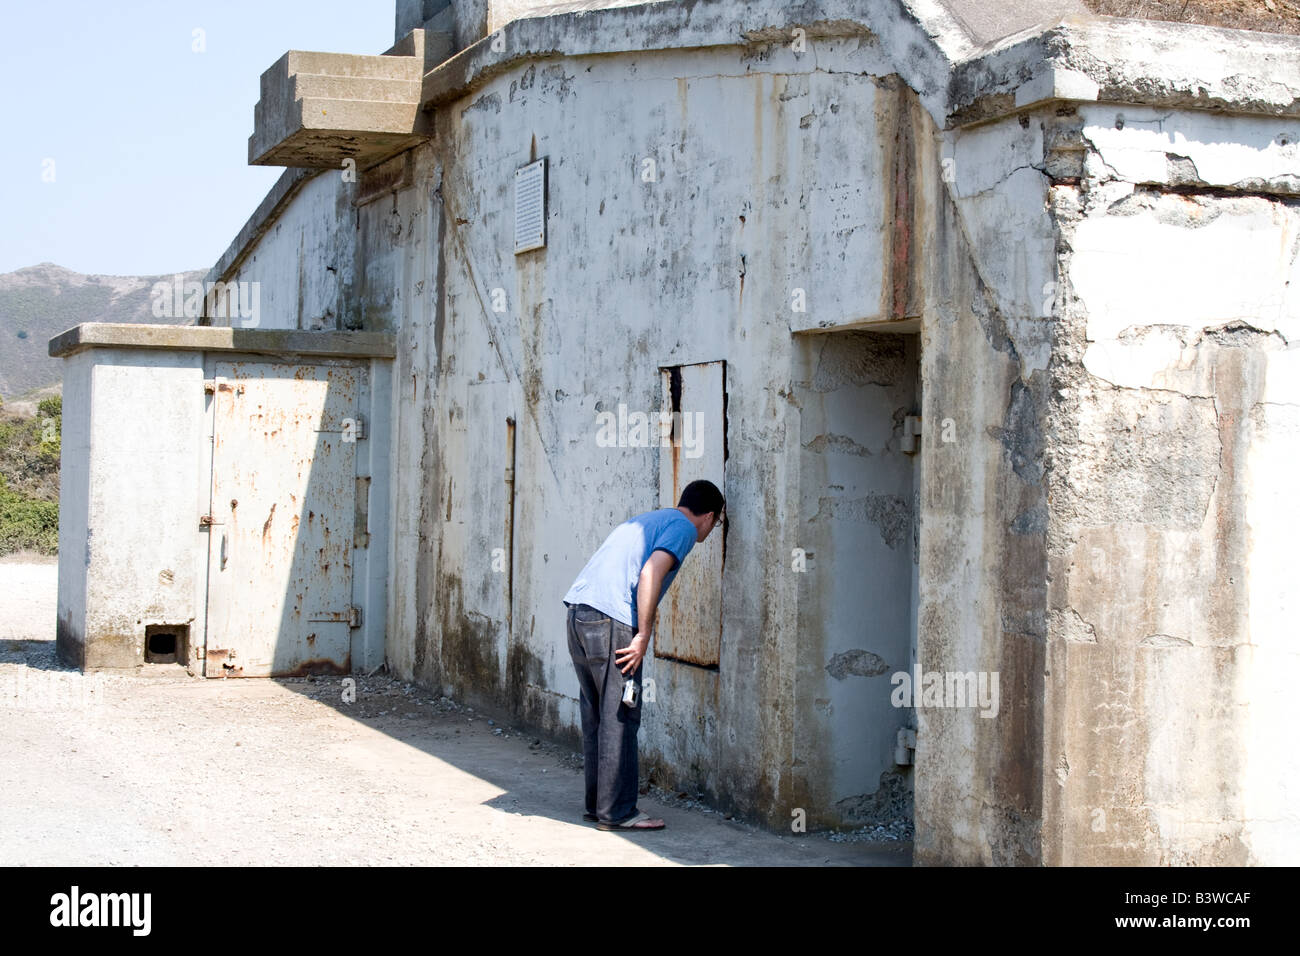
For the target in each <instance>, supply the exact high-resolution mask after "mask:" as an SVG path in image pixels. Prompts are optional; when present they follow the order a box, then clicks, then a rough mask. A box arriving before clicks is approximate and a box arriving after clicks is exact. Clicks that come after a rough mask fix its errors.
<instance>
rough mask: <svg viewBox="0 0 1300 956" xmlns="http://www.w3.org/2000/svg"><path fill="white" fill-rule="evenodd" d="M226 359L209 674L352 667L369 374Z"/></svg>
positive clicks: (214, 508) (217, 450)
mask: <svg viewBox="0 0 1300 956" xmlns="http://www.w3.org/2000/svg"><path fill="white" fill-rule="evenodd" d="M361 374H364V373H363V372H362V370H360V369H358V368H356V367H352V366H346V365H296V364H285V363H278V362H221V363H218V364H217V366H216V369H215V376H214V381H213V408H212V419H211V421H212V429H213V432H212V434H213V442H212V492H211V504H210V508H209V513H208V515H206V516H205V518H204V523H206V524H207V525H208V530H209V541H208V601H207V629H206V641H205V663H204V674H205V676H207V677H276V676H290V675H298V674H305V673H348V672H349V671H350V670H351V630H350V626H349V625H350V621H351V622H355V621H356V619H357V612H356V610H355V609H353V608H352V607H351V606H350V602H351V596H352V548H353V531H354V527H353V525H354V520H355V497H356V478H355V475H356V467H355V449H356V445H355V443H354V441H351V440H349V439H351V438H352V437H353V433H352V425H351V424H350V423H351V422H355V420H356V419H355V415H356V404H357V384H358V376H359V375H361Z"/></svg>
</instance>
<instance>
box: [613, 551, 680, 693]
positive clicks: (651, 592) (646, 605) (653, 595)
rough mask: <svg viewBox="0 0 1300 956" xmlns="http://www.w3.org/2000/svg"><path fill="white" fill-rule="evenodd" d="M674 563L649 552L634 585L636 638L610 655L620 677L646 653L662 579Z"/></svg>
mask: <svg viewBox="0 0 1300 956" xmlns="http://www.w3.org/2000/svg"><path fill="white" fill-rule="evenodd" d="M676 563H677V558H676V557H675V556H673V555H672V554H669V553H668V552H667V551H664V550H662V549H656V550H655V551H652V552H650V557H649V558H648V559H647V560H646V563H645V564H644V565H643V566H642V567H641V577H640V578H639V579H638V580H637V585H636V622H637V632H636V636H635V637H634V638H632V643H631V644H629V645H628V646H627V647H624V648H622V649H621V650H618V651H615V652H614V663H615V664H617V665H618V668H619V671H620V672H621V673H624V674H630V673H632V672H633V671H635V670H636V669H637V666H638V665H639V664H640V663H641V660H642V658H644V657H645V655H646V651H648V650H649V649H650V635H651V633H653V631H654V623H655V613H656V612H657V611H658V610H659V592H660V590H661V589H662V588H663V583H664V578H665V577H666V576H667V574H668V572H669V571H671V570H672V569H673V565H674V564H676Z"/></svg>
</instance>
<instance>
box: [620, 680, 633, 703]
mask: <svg viewBox="0 0 1300 956" xmlns="http://www.w3.org/2000/svg"><path fill="white" fill-rule="evenodd" d="M623 703H625V704H627V705H628V706H629V707H635V706H636V681H633V680H629V681H624V682H623Z"/></svg>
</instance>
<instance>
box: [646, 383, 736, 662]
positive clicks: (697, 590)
mask: <svg viewBox="0 0 1300 956" xmlns="http://www.w3.org/2000/svg"><path fill="white" fill-rule="evenodd" d="M661 372H662V378H663V382H662V385H663V405H662V406H661V407H662V408H664V409H670V410H671V411H672V412H673V418H672V436H671V447H666V448H665V447H661V448H660V449H659V494H660V505H661V507H664V508H672V507H675V506H676V504H677V501H678V499H679V498H680V496H681V493H682V489H683V488H685V487H686V486H687V485H688V484H690V483H691V482H692V481H695V480H696V479H697V478H706V479H708V480H709V481H712V482H713V483H714V484H715V485H717V486H718V487H719V488H725V487H726V486H725V485H724V484H723V470H724V465H725V459H726V412H725V408H726V404H725V389H726V363H724V362H707V363H703V364H700V365H682V366H679V367H677V368H671V369H662V370H661ZM722 562H723V529H722V528H719V529H718V530H716V531H714V532H713V533H712V534H710V535H709V537H708V540H706V541H704V542H702V543H697V544H696V545H695V547H694V548H692V549H691V553H690V554H688V555H687V556H686V560H685V561H684V562H683V563H682V567H681V570H679V571H678V572H677V577H676V579H674V581H673V583H672V586H671V587H670V588H669V589H668V593H667V594H666V595H665V596H664V599H663V601H662V602H661V603H660V605H659V616H658V626H657V628H656V630H657V632H658V633H657V634H656V636H655V639H654V645H653V646H654V653H655V655H656V656H658V657H671V658H674V659H676V660H681V661H686V662H688V663H691V664H699V665H702V666H704V667H716V666H717V664H718V659H719V651H720V649H721V644H722Z"/></svg>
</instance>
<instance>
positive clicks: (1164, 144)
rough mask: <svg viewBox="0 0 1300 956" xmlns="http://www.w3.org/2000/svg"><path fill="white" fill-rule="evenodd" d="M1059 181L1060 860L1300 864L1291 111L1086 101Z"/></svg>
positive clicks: (1056, 832)
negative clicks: (1291, 730)
mask: <svg viewBox="0 0 1300 956" xmlns="http://www.w3.org/2000/svg"><path fill="white" fill-rule="evenodd" d="M1070 123H1071V125H1072V126H1073V127H1074V132H1075V134H1076V136H1077V139H1076V145H1080V146H1082V152H1081V153H1080V158H1081V160H1082V163H1081V171H1082V176H1081V177H1080V178H1079V179H1078V181H1077V182H1069V181H1066V182H1060V183H1058V184H1055V185H1053V187H1052V189H1051V192H1052V196H1051V210H1052V215H1053V218H1054V221H1055V223H1056V226H1057V229H1058V236H1059V240H1058V241H1059V253H1060V255H1059V268H1060V273H1061V278H1062V283H1063V295H1062V296H1061V298H1060V316H1059V319H1058V326H1057V327H1058V332H1057V341H1056V343H1055V346H1054V349H1055V360H1054V364H1053V369H1052V394H1053V402H1052V427H1051V430H1050V433H1051V439H1050V441H1049V447H1048V448H1047V450H1046V460H1047V461H1048V462H1049V463H1050V467H1049V483H1050V486H1051V489H1052V493H1051V498H1052V501H1053V508H1052V518H1051V527H1050V530H1049V550H1050V555H1051V558H1050V560H1051V575H1050V581H1051V588H1050V594H1049V632H1050V636H1049V660H1048V672H1049V677H1048V684H1047V710H1048V732H1047V750H1046V753H1045V757H1046V759H1047V761H1048V762H1049V765H1050V767H1051V770H1052V775H1051V776H1050V777H1049V778H1048V779H1047V780H1046V781H1045V786H1044V794H1045V800H1046V802H1047V806H1048V807H1049V809H1050V812H1049V814H1048V818H1049V820H1050V825H1049V826H1047V827H1046V829H1045V832H1044V858H1045V861H1046V862H1050V863H1064V864H1087V865H1095V864H1101V865H1114V864H1144V865H1151V864H1158V865H1170V864H1173V865H1182V864H1188V865H1224V864H1255V863H1263V864H1277V863H1293V862H1295V860H1296V859H1297V858H1298V857H1300V842H1298V834H1300V825H1298V824H1300V821H1298V820H1297V811H1296V810H1295V808H1294V807H1293V806H1292V805H1291V804H1290V802H1289V801H1287V800H1286V799H1285V798H1286V795H1287V793H1288V791H1289V790H1293V789H1294V788H1295V786H1296V784H1297V782H1298V781H1300V760H1298V759H1297V756H1296V753H1295V750H1294V748H1292V747H1290V746H1289V745H1288V743H1287V742H1286V741H1285V740H1284V739H1282V736H1281V735H1282V734H1284V733H1285V729H1286V727H1287V725H1288V723H1289V720H1288V712H1289V711H1288V703H1287V698H1288V694H1289V691H1288V687H1289V686H1290V685H1291V683H1292V681H1293V680H1294V678H1295V676H1296V675H1297V673H1298V672H1300V668H1298V665H1300V659H1298V654H1297V648H1296V645H1295V641H1294V627H1293V626H1289V625H1288V623H1287V622H1288V619H1289V614H1288V612H1289V611H1294V607H1293V605H1294V599H1293V597H1291V593H1292V592H1293V590H1294V581H1295V573H1296V571H1297V570H1298V569H1300V568H1298V567H1297V563H1296V560H1295V558H1294V545H1293V542H1294V540H1295V538H1296V536H1297V534H1298V533H1300V505H1297V502H1296V499H1295V496H1294V495H1293V494H1291V493H1288V490H1287V489H1286V488H1285V487H1284V485H1285V478H1284V477H1283V476H1284V475H1285V474H1286V473H1288V472H1289V471H1291V470H1292V469H1293V466H1294V463H1295V457H1296V456H1295V451H1294V449H1295V447H1296V445H1295V441H1296V437H1297V433H1298V432H1300V402H1298V401H1297V397H1298V396H1300V390H1298V389H1297V386H1296V385H1295V384H1294V383H1295V382H1296V381H1297V380H1298V379H1297V374H1296V373H1297V371H1300V365H1297V356H1300V351H1297V350H1296V348H1295V345H1294V343H1295V342H1296V337H1297V334H1300V202H1297V200H1296V198H1295V197H1296V187H1297V174H1298V173H1300V162H1298V161H1297V160H1298V154H1297V150H1296V145H1295V144H1296V142H1297V139H1298V138H1300V137H1298V136H1297V133H1298V132H1300V130H1297V124H1296V121H1295V120H1294V119H1288V118H1277V119H1268V118H1263V117H1239V116H1222V115H1209V114H1199V113H1191V112H1184V111H1169V110H1162V111H1158V112H1157V111H1154V110H1142V109H1133V108H1129V107H1125V108H1123V109H1120V108H1115V107H1110V108H1107V107H1103V106H1089V107H1086V108H1083V109H1081V110H1079V112H1078V114H1077V117H1075V118H1072V119H1071V120H1070Z"/></svg>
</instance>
